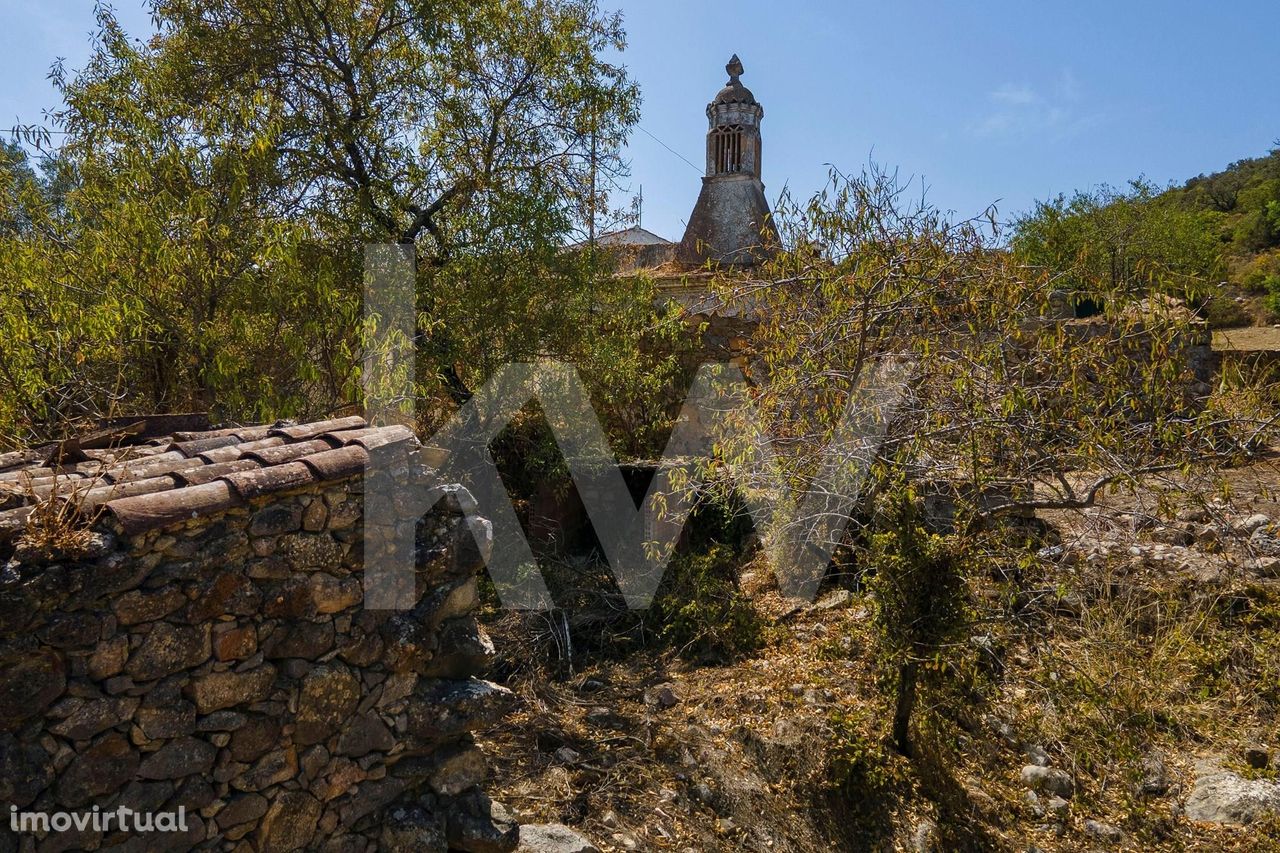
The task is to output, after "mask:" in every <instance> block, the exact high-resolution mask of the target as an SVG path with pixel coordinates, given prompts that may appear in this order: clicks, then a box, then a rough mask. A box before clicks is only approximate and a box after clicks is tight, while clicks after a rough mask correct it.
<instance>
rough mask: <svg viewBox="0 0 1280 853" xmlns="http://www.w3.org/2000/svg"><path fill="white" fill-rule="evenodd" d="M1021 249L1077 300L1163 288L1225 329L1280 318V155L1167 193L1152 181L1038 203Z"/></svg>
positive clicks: (1017, 244) (1017, 238)
mask: <svg viewBox="0 0 1280 853" xmlns="http://www.w3.org/2000/svg"><path fill="white" fill-rule="evenodd" d="M1012 245H1013V249H1014V251H1015V252H1016V253H1017V254H1018V255H1019V256H1020V257H1021V259H1022V260H1024V261H1026V262H1028V263H1030V264H1032V265H1034V266H1037V267H1041V268H1043V269H1046V270H1048V271H1049V272H1050V273H1051V274H1052V275H1054V276H1055V277H1057V279H1058V280H1059V282H1060V284H1061V286H1062V287H1063V288H1064V289H1066V290H1069V291H1072V292H1075V293H1088V294H1091V295H1096V294H1104V295H1105V294H1106V293H1110V292H1115V291H1118V290H1123V291H1128V292H1133V291H1134V290H1139V289H1145V288H1152V287H1154V288H1156V289H1158V290H1161V291H1164V292H1170V293H1174V294H1177V295H1179V296H1184V297H1186V298H1189V299H1190V300H1191V301H1192V302H1193V303H1194V304H1196V305H1197V306H1198V307H1200V308H1201V310H1202V311H1203V312H1204V313H1205V315H1206V316H1207V318H1208V319H1209V321H1210V323H1211V324H1213V325H1215V326H1240V325H1251V324H1256V323H1271V322H1275V321H1276V320H1277V315H1280V148H1277V149H1275V150H1273V151H1271V153H1270V154H1268V155H1267V156H1265V157H1257V158H1253V159H1248V160H1240V161H1238V162H1236V163H1233V164H1231V165H1230V166H1228V167H1227V168H1226V169H1224V170H1223V171H1221V172H1216V173H1213V174H1209V175H1200V176H1198V177H1195V178H1192V179H1191V180H1189V181H1187V182H1186V183H1185V184H1184V185H1182V186H1180V187H1170V188H1168V189H1164V190H1161V189H1160V188H1158V187H1157V186H1155V185H1154V184H1152V183H1151V182H1149V181H1147V180H1145V179H1139V180H1135V181H1132V182H1131V183H1130V184H1129V186H1128V187H1126V188H1125V189H1115V188H1112V187H1105V186H1104V187H1101V188H1098V189H1094V190H1090V191H1081V192H1077V193H1075V194H1074V195H1072V196H1070V197H1068V196H1065V195H1059V196H1057V197H1056V198H1053V199H1050V200H1048V201H1044V202H1041V203H1039V204H1038V205H1036V207H1035V209H1034V210H1033V211H1031V212H1030V213H1028V214H1026V215H1024V216H1022V217H1020V218H1019V219H1018V220H1016V222H1015V224H1014V237H1013V241H1012Z"/></svg>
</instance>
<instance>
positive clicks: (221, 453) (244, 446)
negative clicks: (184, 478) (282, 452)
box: [200, 437, 284, 465]
mask: <svg viewBox="0 0 1280 853" xmlns="http://www.w3.org/2000/svg"><path fill="white" fill-rule="evenodd" d="M282 444H284V439H283V438H279V437H276V438H263V439H260V440H257V441H245V442H241V443H240V444H229V445H227V446H226V447H215V448H214V449H213V450H206V451H205V452H204V453H201V454H200V458H201V459H203V460H204V461H205V462H207V463H209V464H211V465H212V464H215V463H218V462H230V461H231V460H233V459H239V458H240V457H242V456H244V455H245V454H246V453H249V452H251V451H254V450H265V449H267V448H268V447H279V446H280V445H282Z"/></svg>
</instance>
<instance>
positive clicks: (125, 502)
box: [107, 480, 243, 535]
mask: <svg viewBox="0 0 1280 853" xmlns="http://www.w3.org/2000/svg"><path fill="white" fill-rule="evenodd" d="M241 503H243V501H242V499H241V498H240V496H239V495H238V494H237V493H236V491H235V490H234V489H232V488H231V486H230V485H229V484H228V483H226V482H225V481H223V480H214V481H213V482H212V483H205V484H203V485H200V486H188V487H186V488H185V489H173V490H172V491H168V492H153V493H151V494H147V495H139V496H137V497H132V498H122V499H120V500H115V501H111V502H110V503H109V504H107V512H109V513H111V514H112V515H114V516H115V517H116V519H117V520H118V521H119V522H120V525H121V526H122V527H123V528H124V530H125V532H126V533H129V534H131V535H135V534H138V533H143V532H145V531H147V530H152V529H154V528H157V527H167V526H168V525H170V524H176V523H177V522H179V521H188V520H190V519H193V518H199V517H201V516H205V515H212V514H213V513H217V512H222V511H224V510H228V509H231V508H232V507H234V506H239V505H240V504H241Z"/></svg>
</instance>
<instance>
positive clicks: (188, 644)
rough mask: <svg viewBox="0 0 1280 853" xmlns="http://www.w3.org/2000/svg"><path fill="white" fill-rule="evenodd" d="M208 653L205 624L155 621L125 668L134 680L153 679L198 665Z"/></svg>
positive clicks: (209, 651) (207, 636)
mask: <svg viewBox="0 0 1280 853" xmlns="http://www.w3.org/2000/svg"><path fill="white" fill-rule="evenodd" d="M210 653H211V650H210V645H209V626H208V625H172V624H170V623H168V622H157V623H155V625H154V626H152V628H151V630H150V631H149V632H148V633H147V636H146V639H144V640H143V641H142V646H141V647H139V649H138V650H137V651H136V652H134V653H133V655H132V656H131V657H130V658H129V663H128V664H127V665H126V666H125V671H126V672H127V673H128V674H129V676H130V677H131V678H133V679H134V680H135V681H154V680H156V679H157V678H163V677H165V676H166V675H170V674H172V673H175V672H179V671H181V670H184V669H191V668H192V667H195V666H199V665H200V664H202V663H204V662H205V661H206V660H208V659H209V655H210Z"/></svg>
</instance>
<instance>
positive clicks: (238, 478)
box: [220, 462, 315, 500]
mask: <svg viewBox="0 0 1280 853" xmlns="http://www.w3.org/2000/svg"><path fill="white" fill-rule="evenodd" d="M220 481H221V482H225V483H229V484H230V485H231V488H233V489H235V491H236V492H237V493H238V494H239V495H240V497H242V498H244V499H245V500H252V499H253V498H256V497H261V496H262V495H265V494H269V493H271V492H283V491H286V490H288V489H297V488H300V487H302V486H305V485H307V484H308V483H313V482H315V475H314V474H312V473H311V469H310V468H308V467H307V466H306V465H303V464H302V463H301V462H286V463H285V464H283V465H271V466H269V467H266V468H258V469H257V470H254V471H240V472H239V473H235V474H227V475H226V476H224V477H222V478H220Z"/></svg>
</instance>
